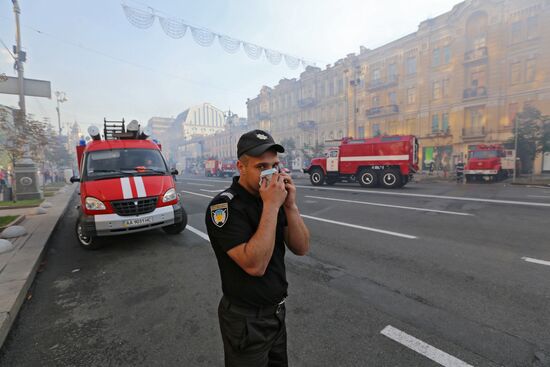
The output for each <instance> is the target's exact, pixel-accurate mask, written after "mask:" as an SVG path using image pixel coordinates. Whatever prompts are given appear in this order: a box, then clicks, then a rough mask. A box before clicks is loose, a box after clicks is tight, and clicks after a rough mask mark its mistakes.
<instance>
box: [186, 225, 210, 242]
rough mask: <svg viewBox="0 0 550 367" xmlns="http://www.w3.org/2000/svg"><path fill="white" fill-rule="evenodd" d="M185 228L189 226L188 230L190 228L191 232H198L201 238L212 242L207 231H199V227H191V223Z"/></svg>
mask: <svg viewBox="0 0 550 367" xmlns="http://www.w3.org/2000/svg"><path fill="white" fill-rule="evenodd" d="M185 228H187V229H188V230H190V231H191V232H193V233H194V234H196V235H197V236H199V237H200V238H202V239H204V240H207V241H208V242H210V238H208V235H207V234H206V233H204V232H202V231H199V230H198V229H196V228H195V227H191V226H190V225H187V227H185Z"/></svg>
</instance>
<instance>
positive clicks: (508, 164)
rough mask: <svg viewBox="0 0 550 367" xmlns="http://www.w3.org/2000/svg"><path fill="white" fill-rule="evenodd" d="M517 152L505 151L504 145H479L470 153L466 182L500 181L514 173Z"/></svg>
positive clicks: (465, 175)
mask: <svg viewBox="0 0 550 367" xmlns="http://www.w3.org/2000/svg"><path fill="white" fill-rule="evenodd" d="M515 156H516V155H515V150H513V149H504V147H503V146H502V145H499V144H493V145H485V144H482V145H478V146H476V147H474V148H473V149H471V150H470V151H469V152H468V163H467V164H466V166H465V167H464V177H466V182H472V181H478V180H479V181H481V180H485V181H500V180H503V179H505V178H506V177H508V176H509V175H512V174H513V173H514V166H515V160H516V158H515Z"/></svg>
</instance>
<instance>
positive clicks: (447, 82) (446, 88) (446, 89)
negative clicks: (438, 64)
mask: <svg viewBox="0 0 550 367" xmlns="http://www.w3.org/2000/svg"><path fill="white" fill-rule="evenodd" d="M450 94H451V79H449V78H445V79H443V97H449V95H450Z"/></svg>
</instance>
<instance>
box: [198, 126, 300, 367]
mask: <svg viewBox="0 0 550 367" xmlns="http://www.w3.org/2000/svg"><path fill="white" fill-rule="evenodd" d="M278 152H279V153H282V152H284V148H283V147H282V146H281V145H279V144H276V143H275V141H274V140H273V138H272V137H271V135H269V134H268V133H267V132H265V131H262V130H253V131H250V132H248V133H246V134H243V135H242V136H241V138H240V139H239V142H238V144H237V156H238V158H239V160H238V161H237V168H238V170H239V173H240V176H236V177H234V178H233V183H232V185H231V187H230V188H228V189H227V190H225V191H223V192H222V193H220V194H219V195H217V196H216V197H215V198H214V199H213V200H212V202H211V203H210V205H209V206H208V208H207V211H206V218H205V221H206V227H207V229H208V236H209V237H210V242H211V244H212V247H213V249H214V252H215V254H216V258H217V260H218V266H219V269H220V275H221V280H222V290H223V297H222V299H221V301H220V304H219V306H218V318H219V322H220V330H221V334H222V340H223V347H224V354H225V366H238V367H246V366H251V367H263V366H266V367H267V366H270V367H272V366H273V367H275V366H287V365H288V360H287V349H286V326H285V312H286V309H285V299H286V296H287V286H288V283H287V280H286V271H285V262H284V256H285V248H288V249H289V250H290V251H292V252H293V253H294V254H296V255H305V254H306V253H307V251H308V250H309V231H308V229H307V227H306V226H305V224H304V222H303V220H302V218H301V216H300V213H299V211H298V207H297V205H296V187H295V186H294V183H293V181H292V178H291V177H290V176H289V175H288V174H285V173H273V174H272V175H271V176H270V177H263V178H261V177H260V173H261V172H262V171H263V170H267V169H271V168H277V167H278V164H279V159H278V157H277V153H278Z"/></svg>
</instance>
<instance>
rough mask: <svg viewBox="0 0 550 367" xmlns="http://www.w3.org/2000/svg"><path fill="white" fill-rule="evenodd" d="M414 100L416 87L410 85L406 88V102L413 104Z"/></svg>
mask: <svg viewBox="0 0 550 367" xmlns="http://www.w3.org/2000/svg"><path fill="white" fill-rule="evenodd" d="M415 102H416V88H415V87H410V88H407V103H408V104H413V103H415Z"/></svg>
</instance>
